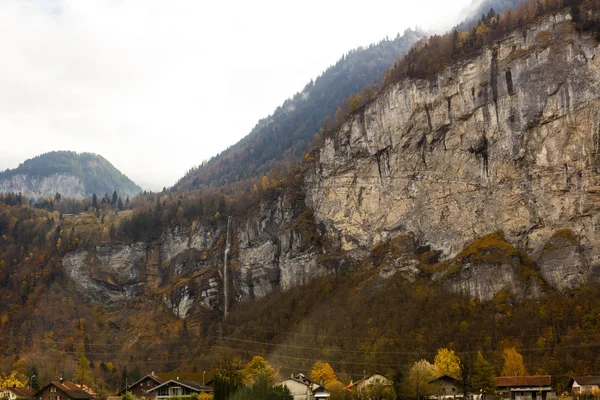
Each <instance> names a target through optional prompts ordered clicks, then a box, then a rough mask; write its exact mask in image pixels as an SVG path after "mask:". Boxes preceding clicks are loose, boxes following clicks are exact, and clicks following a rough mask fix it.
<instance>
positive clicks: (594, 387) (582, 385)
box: [569, 376, 600, 395]
mask: <svg viewBox="0 0 600 400" xmlns="http://www.w3.org/2000/svg"><path fill="white" fill-rule="evenodd" d="M569 390H570V392H571V393H573V394H575V395H577V394H592V393H593V392H596V391H598V390H600V376H574V377H572V378H571V380H570V381H569Z"/></svg>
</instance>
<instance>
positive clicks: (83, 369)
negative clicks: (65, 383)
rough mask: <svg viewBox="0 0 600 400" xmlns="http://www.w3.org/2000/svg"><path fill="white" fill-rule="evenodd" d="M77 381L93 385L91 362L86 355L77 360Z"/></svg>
mask: <svg viewBox="0 0 600 400" xmlns="http://www.w3.org/2000/svg"><path fill="white" fill-rule="evenodd" d="M76 379H77V380H78V381H79V383H82V384H84V385H88V386H90V385H91V384H92V381H93V379H92V373H91V371H90V362H89V361H88V359H87V358H86V356H85V355H83V354H81V355H80V356H79V359H78V360H77V372H76Z"/></svg>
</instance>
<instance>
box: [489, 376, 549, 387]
mask: <svg viewBox="0 0 600 400" xmlns="http://www.w3.org/2000/svg"><path fill="white" fill-rule="evenodd" d="M494 380H495V381H496V387H520V386H523V387H532V386H550V385H551V384H552V377H551V376H550V375H534V376H498V377H496V378H494Z"/></svg>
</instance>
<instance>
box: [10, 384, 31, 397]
mask: <svg viewBox="0 0 600 400" xmlns="http://www.w3.org/2000/svg"><path fill="white" fill-rule="evenodd" d="M6 390H10V391H11V392H13V393H14V394H16V395H17V397H31V396H33V395H34V394H35V390H32V389H29V388H26V387H15V386H13V387H7V388H6Z"/></svg>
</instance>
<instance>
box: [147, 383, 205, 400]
mask: <svg viewBox="0 0 600 400" xmlns="http://www.w3.org/2000/svg"><path fill="white" fill-rule="evenodd" d="M212 392H213V389H212V388H211V387H208V386H205V385H202V384H200V383H198V382H196V381H188V380H181V381H180V380H177V379H171V380H168V381H166V382H164V383H161V384H160V385H157V386H155V387H154V388H152V389H149V390H147V391H146V393H147V396H148V397H153V398H156V399H171V398H176V397H182V396H191V395H192V394H194V393H197V394H200V393H212Z"/></svg>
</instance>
